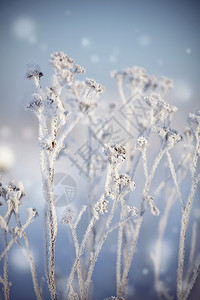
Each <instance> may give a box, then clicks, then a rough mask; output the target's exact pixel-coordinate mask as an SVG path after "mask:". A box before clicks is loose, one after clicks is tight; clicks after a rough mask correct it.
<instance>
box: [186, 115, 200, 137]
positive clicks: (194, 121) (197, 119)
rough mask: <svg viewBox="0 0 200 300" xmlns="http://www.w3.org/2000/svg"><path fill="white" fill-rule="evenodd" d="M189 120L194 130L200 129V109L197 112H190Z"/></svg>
mask: <svg viewBox="0 0 200 300" xmlns="http://www.w3.org/2000/svg"><path fill="white" fill-rule="evenodd" d="M188 122H189V124H190V126H191V128H192V129H193V131H194V132H199V131H200V111H198V112H197V113H196V114H189V118H188Z"/></svg>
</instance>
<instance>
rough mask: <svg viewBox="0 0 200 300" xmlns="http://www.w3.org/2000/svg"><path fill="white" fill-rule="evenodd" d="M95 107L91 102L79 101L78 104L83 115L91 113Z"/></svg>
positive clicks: (94, 103) (95, 104)
mask: <svg viewBox="0 0 200 300" xmlns="http://www.w3.org/2000/svg"><path fill="white" fill-rule="evenodd" d="M96 107H97V103H96V102H91V101H84V102H83V101H80V102H79V109H80V111H81V112H82V113H84V114H89V113H91V112H92V111H93V110H94V109H95V108H96Z"/></svg>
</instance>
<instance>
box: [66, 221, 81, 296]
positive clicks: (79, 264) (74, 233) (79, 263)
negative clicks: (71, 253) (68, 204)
mask: <svg viewBox="0 0 200 300" xmlns="http://www.w3.org/2000/svg"><path fill="white" fill-rule="evenodd" d="M69 225H70V228H71V232H72V236H73V241H74V247H75V251H76V257H77V256H78V254H79V243H78V237H77V234H76V229H75V227H74V225H73V224H72V223H71V222H70V223H69ZM77 274H78V282H79V288H80V296H81V299H83V293H84V286H83V276H82V272H81V262H80V260H79V261H78V264H77Z"/></svg>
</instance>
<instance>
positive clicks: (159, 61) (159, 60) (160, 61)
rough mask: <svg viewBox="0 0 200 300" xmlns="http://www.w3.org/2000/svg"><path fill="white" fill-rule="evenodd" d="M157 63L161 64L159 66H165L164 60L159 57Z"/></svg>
mask: <svg viewBox="0 0 200 300" xmlns="http://www.w3.org/2000/svg"><path fill="white" fill-rule="evenodd" d="M157 65H158V66H159V67H162V66H163V60H162V59H160V58H159V59H157Z"/></svg>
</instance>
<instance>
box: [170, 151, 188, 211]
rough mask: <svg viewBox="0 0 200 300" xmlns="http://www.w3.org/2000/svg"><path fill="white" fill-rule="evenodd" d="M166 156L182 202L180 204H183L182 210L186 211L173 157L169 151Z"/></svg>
mask: <svg viewBox="0 0 200 300" xmlns="http://www.w3.org/2000/svg"><path fill="white" fill-rule="evenodd" d="M166 155H167V159H168V163H169V169H170V172H171V175H172V179H173V181H174V184H175V187H176V190H177V194H178V197H179V200H180V203H181V207H182V210H184V207H185V204H184V202H183V197H182V194H181V191H180V186H179V184H178V179H177V175H176V171H175V168H174V164H173V162H172V157H171V155H170V153H169V151H166Z"/></svg>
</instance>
